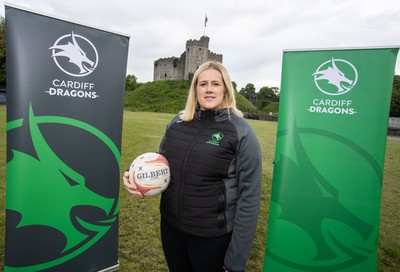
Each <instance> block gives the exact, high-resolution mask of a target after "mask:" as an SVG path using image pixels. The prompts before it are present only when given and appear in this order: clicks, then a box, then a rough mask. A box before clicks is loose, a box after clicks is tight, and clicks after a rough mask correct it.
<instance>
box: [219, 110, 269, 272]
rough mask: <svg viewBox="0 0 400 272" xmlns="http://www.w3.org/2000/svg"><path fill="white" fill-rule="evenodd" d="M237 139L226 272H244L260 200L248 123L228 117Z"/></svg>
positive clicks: (257, 158) (256, 148) (257, 157)
mask: <svg viewBox="0 0 400 272" xmlns="http://www.w3.org/2000/svg"><path fill="white" fill-rule="evenodd" d="M232 122H233V123H234V125H235V127H236V129H237V132H238V137H239V146H238V151H237V152H238V153H237V159H236V179H237V181H236V182H237V185H238V191H237V204H236V211H235V216H234V222H233V230H232V239H231V242H230V245H229V247H228V250H227V252H226V254H225V267H226V268H227V269H228V270H229V271H244V270H245V268H246V262H247V258H248V256H249V254H250V250H251V247H252V244H253V238H254V234H255V230H256V227H257V222H258V217H259V212H260V198H261V180H262V177H261V175H262V174H261V171H262V160H261V148H260V144H259V142H258V139H257V136H256V134H255V133H254V131H253V129H252V127H251V126H250V124H249V123H248V122H247V121H246V120H245V119H243V118H240V117H237V116H232Z"/></svg>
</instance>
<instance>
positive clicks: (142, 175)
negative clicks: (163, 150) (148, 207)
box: [129, 152, 171, 197]
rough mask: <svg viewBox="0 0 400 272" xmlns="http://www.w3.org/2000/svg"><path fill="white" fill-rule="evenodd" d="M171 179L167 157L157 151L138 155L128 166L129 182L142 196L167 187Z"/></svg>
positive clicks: (155, 193) (151, 194)
mask: <svg viewBox="0 0 400 272" xmlns="http://www.w3.org/2000/svg"><path fill="white" fill-rule="evenodd" d="M170 179H171V174H170V168H169V164H168V161H167V159H166V158H165V157H164V156H163V155H160V154H158V153H154V152H148V153H144V154H142V155H139V156H138V157H137V158H136V159H135V160H134V161H133V162H132V164H131V166H130V168H129V182H130V183H132V184H135V185H136V188H137V190H138V191H139V192H140V193H141V194H142V196H145V197H147V196H155V195H158V194H160V193H162V192H163V191H164V190H165V189H167V187H168V185H169V181H170Z"/></svg>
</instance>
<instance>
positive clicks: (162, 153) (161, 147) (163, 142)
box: [157, 115, 180, 155]
mask: <svg viewBox="0 0 400 272" xmlns="http://www.w3.org/2000/svg"><path fill="white" fill-rule="evenodd" d="M178 120H180V119H179V115H176V116H175V117H174V118H173V119H172V121H171V122H170V123H169V124H168V125H167V128H166V129H165V133H164V136H163V138H162V140H161V142H160V146H159V148H158V151H157V153H158V154H161V155H164V154H165V137H166V134H167V130H168V128H169V127H170V126H171V125H172V124H173V123H176V122H177V121H178Z"/></svg>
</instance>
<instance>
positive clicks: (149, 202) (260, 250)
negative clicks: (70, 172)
mask: <svg viewBox="0 0 400 272" xmlns="http://www.w3.org/2000/svg"><path fill="white" fill-rule="evenodd" d="M172 117H173V114H162V113H145V112H129V111H125V112H124V127H123V135H122V158H121V170H123V169H126V168H127V167H128V166H129V165H130V163H131V161H132V160H133V159H134V158H135V157H136V156H137V155H139V154H141V153H144V152H148V151H156V150H157V149H158V145H159V142H160V140H161V137H162V135H163V133H164V130H165V126H166V124H167V123H168V122H169V121H170V119H171V118H172ZM5 120H6V107H5V106H4V105H0V218H1V220H0V270H2V268H3V262H4V224H5V220H4V217H5V146H6V137H5V135H6V133H5V128H6V125H5V122H6V121H5ZM250 123H251V125H252V126H253V128H254V130H255V131H256V134H257V136H258V138H259V140H260V143H261V146H262V152H263V190H262V207H261V214H260V218H259V223H258V227H257V233H256V238H255V241H254V245H253V248H252V252H251V255H250V259H249V262H248V266H247V270H246V271H254V272H258V271H262V265H263V258H264V247H265V240H266V229H267V217H268V210H269V200H270V193H271V177H272V169H273V164H272V161H273V156H274V150H275V135H276V123H274V122H265V121H254V120H250ZM399 177H400V141H398V140H388V141H387V148H386V160H385V170H384V181H383V189H382V209H381V224H380V233H379V254H378V255H379V259H378V271H379V272H394V271H400V236H399V231H398V230H399V227H400V214H399V210H400V201H399V196H400V182H399ZM120 197H121V206H120V237H119V261H120V266H121V269H120V271H144V272H147V271H167V267H166V264H165V261H164V257H163V253H162V249H161V243H160V238H159V236H160V235H159V210H158V206H159V197H152V198H148V199H137V198H134V197H131V196H130V195H129V194H128V193H127V192H126V191H125V190H124V189H122V188H121V194H120Z"/></svg>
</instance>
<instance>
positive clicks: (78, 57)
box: [49, 31, 98, 76]
mask: <svg viewBox="0 0 400 272" xmlns="http://www.w3.org/2000/svg"><path fill="white" fill-rule="evenodd" d="M69 37H71V41H68V42H67V43H66V44H59V43H60V41H62V40H63V39H65V38H69ZM77 37H78V38H80V39H82V40H84V41H86V42H87V43H88V44H90V46H91V47H92V48H93V51H94V56H92V58H93V60H90V59H89V58H88V57H87V54H86V52H85V51H84V50H83V49H82V48H81V47H80V46H79V44H78V42H77V39H76V38H77ZM49 49H50V50H52V55H51V57H52V58H53V59H54V61H55V62H56V64H57V66H58V67H59V68H60V69H61V70H62V71H64V72H65V73H67V74H69V75H72V76H86V75H88V74H90V73H92V72H93V71H94V69H95V68H96V66H97V62H98V55H97V50H96V48H95V47H94V45H93V44H92V43H91V42H90V41H89V40H88V39H86V38H84V37H82V36H80V35H76V34H74V32H73V31H72V33H71V35H69V34H68V35H64V36H62V37H61V38H59V39H58V40H57V41H56V42H55V43H54V45H53V46H52V47H50V48H49ZM58 57H66V58H68V62H69V63H72V64H74V65H75V66H76V67H75V69H76V68H77V69H78V70H79V72H75V71H74V72H72V71H71V69H66V67H63V65H60V63H59V62H58V61H57V58H58Z"/></svg>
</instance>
